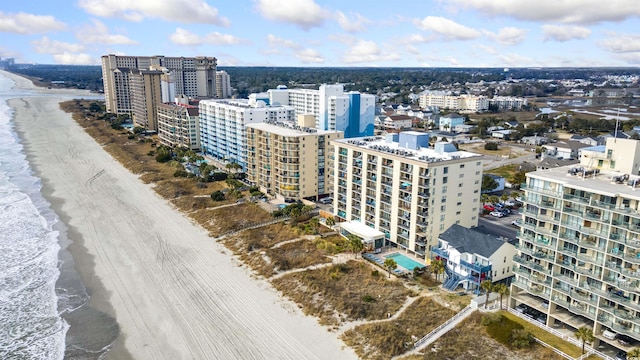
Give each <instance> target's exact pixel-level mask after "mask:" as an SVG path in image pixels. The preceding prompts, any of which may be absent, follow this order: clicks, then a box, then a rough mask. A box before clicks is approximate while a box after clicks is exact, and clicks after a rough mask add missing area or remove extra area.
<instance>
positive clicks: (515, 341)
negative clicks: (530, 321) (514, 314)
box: [511, 329, 535, 349]
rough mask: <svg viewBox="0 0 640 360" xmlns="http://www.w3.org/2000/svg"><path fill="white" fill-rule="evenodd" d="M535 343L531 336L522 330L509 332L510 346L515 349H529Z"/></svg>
mask: <svg viewBox="0 0 640 360" xmlns="http://www.w3.org/2000/svg"><path fill="white" fill-rule="evenodd" d="M534 342H535V340H534V338H533V335H531V333H530V332H528V331H527V330H524V329H513V330H512V331H511V346H513V347H514V348H517V349H525V348H529V347H531V345H533V343H534Z"/></svg>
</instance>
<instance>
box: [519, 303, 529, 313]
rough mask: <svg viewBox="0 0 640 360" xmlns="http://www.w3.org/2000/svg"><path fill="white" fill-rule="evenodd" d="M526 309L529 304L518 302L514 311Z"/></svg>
mask: <svg viewBox="0 0 640 360" xmlns="http://www.w3.org/2000/svg"><path fill="white" fill-rule="evenodd" d="M527 309H529V306H528V305H527V304H519V305H518V306H516V311H517V312H519V313H524V312H525V310H527Z"/></svg>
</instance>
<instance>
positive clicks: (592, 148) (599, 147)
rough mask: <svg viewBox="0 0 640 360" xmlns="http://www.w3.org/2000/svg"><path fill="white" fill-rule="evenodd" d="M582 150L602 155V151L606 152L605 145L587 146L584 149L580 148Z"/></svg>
mask: <svg viewBox="0 0 640 360" xmlns="http://www.w3.org/2000/svg"><path fill="white" fill-rule="evenodd" d="M582 150H588V151H596V152H601V153H604V151H605V150H607V147H606V146H605V145H597V146H589V147H586V148H582Z"/></svg>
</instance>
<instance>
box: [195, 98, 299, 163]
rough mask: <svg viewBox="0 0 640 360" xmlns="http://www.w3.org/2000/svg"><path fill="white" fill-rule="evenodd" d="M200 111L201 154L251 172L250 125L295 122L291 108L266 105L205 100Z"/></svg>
mask: <svg viewBox="0 0 640 360" xmlns="http://www.w3.org/2000/svg"><path fill="white" fill-rule="evenodd" d="M199 111H200V145H201V151H202V152H203V153H205V154H206V155H210V156H213V157H215V158H218V159H223V160H226V161H230V162H235V163H237V164H239V165H241V166H242V168H243V169H244V170H246V169H247V144H246V140H245V139H246V126H247V125H249V124H254V123H261V122H265V121H274V122H294V121H295V111H294V110H293V108H292V107H290V106H268V105H264V103H262V102H251V101H249V100H246V99H239V100H202V101H200V104H199Z"/></svg>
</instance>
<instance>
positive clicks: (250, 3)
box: [0, 0, 640, 67]
mask: <svg viewBox="0 0 640 360" xmlns="http://www.w3.org/2000/svg"><path fill="white" fill-rule="evenodd" d="M0 36H1V39H2V41H0V57H14V58H16V61H18V62H33V63H40V64H99V63H100V56H101V55H103V54H121V55H165V56H197V55H203V56H215V57H216V58H217V59H218V65H219V66H234V65H238V66H258V65H259V66H329V67H331V66H381V67H386V66H391V67H544V66H574V67H581V66H638V65H640V3H639V2H638V0H608V1H602V0H538V1H532V0H402V1H377V0H237V1H230V0H224V1H220V0H56V1H51V0H22V1H8V0H3V1H2V3H1V4H0Z"/></svg>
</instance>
